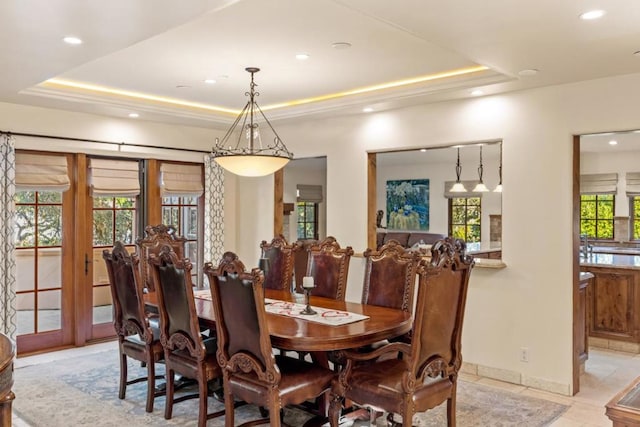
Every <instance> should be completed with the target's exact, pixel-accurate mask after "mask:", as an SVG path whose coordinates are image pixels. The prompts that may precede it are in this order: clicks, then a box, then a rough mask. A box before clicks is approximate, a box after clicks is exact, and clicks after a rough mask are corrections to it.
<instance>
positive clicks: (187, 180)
mask: <svg viewBox="0 0 640 427" xmlns="http://www.w3.org/2000/svg"><path fill="white" fill-rule="evenodd" d="M160 175H161V180H160V182H161V184H160V192H161V194H162V197H200V196H201V195H202V194H203V193H204V183H203V182H202V166H201V165H179V164H175V163H162V164H161V165H160Z"/></svg>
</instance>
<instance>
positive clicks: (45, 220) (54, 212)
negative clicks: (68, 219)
mask: <svg viewBox="0 0 640 427" xmlns="http://www.w3.org/2000/svg"><path fill="white" fill-rule="evenodd" d="M61 244H62V206H49V205H45V206H38V246H60V245H61Z"/></svg>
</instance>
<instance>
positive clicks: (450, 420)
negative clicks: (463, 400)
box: [447, 385, 456, 427]
mask: <svg viewBox="0 0 640 427" xmlns="http://www.w3.org/2000/svg"><path fill="white" fill-rule="evenodd" d="M447 426H448V427H456V390H455V385H454V389H453V393H452V394H451V397H450V398H449V399H447Z"/></svg>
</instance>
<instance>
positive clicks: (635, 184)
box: [626, 172, 640, 196]
mask: <svg viewBox="0 0 640 427" xmlns="http://www.w3.org/2000/svg"><path fill="white" fill-rule="evenodd" d="M626 181H627V186H626V192H627V196H640V172H627V175H626Z"/></svg>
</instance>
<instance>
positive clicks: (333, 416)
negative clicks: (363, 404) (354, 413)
mask: <svg viewBox="0 0 640 427" xmlns="http://www.w3.org/2000/svg"><path fill="white" fill-rule="evenodd" d="M341 410H342V398H341V397H340V396H338V395H333V394H332V395H331V402H330V403H329V425H330V426H331V427H338V425H339V421H340V411H341Z"/></svg>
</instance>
